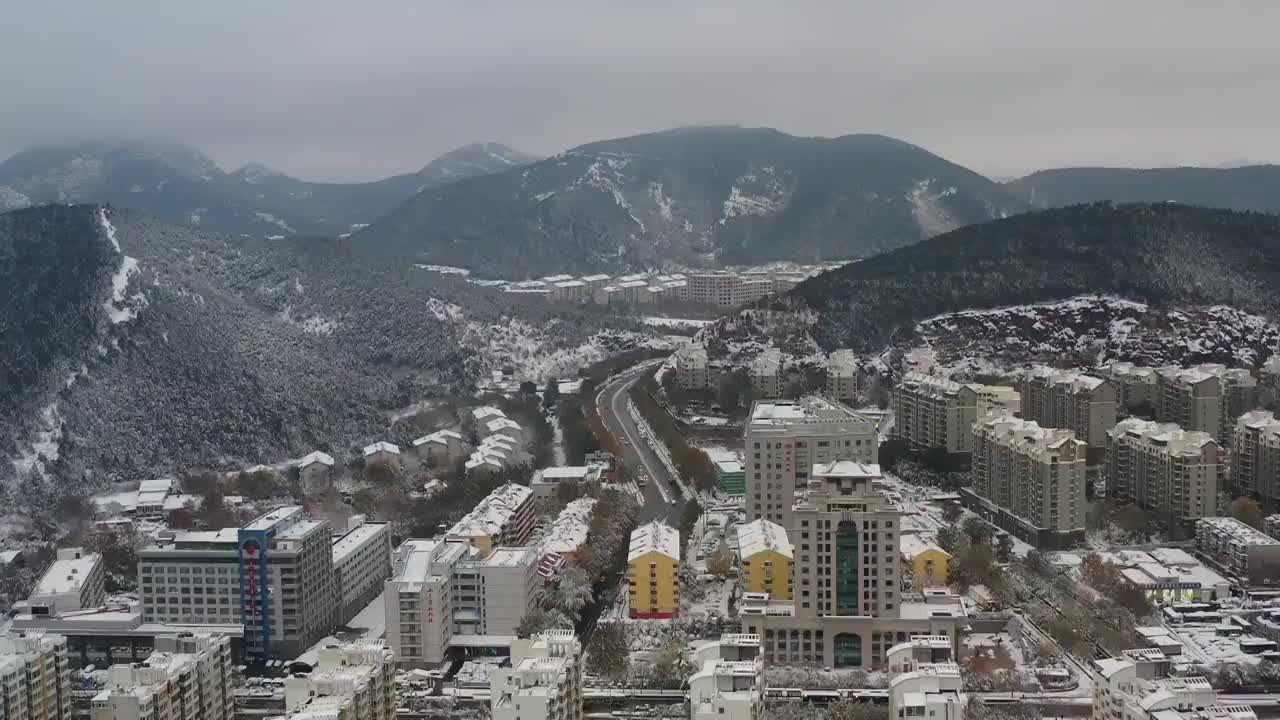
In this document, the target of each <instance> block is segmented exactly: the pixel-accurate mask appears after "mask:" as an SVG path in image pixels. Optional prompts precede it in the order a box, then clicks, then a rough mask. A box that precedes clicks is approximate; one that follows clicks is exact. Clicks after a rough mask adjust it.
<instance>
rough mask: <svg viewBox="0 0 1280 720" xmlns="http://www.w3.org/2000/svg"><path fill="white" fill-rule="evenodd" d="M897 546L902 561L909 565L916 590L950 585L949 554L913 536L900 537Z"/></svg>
mask: <svg viewBox="0 0 1280 720" xmlns="http://www.w3.org/2000/svg"><path fill="white" fill-rule="evenodd" d="M899 546H900V547H901V548H902V561H903V562H905V563H909V564H910V565H911V571H912V575H914V577H915V589H916V590H924V589H925V588H927V587H939V586H942V585H950V584H951V553H949V552H947V551H946V550H943V549H942V548H940V547H938V546H937V544H935V543H931V542H927V541H925V540H924V539H922V538H921V537H920V536H919V535H914V534H903V535H900V536H899Z"/></svg>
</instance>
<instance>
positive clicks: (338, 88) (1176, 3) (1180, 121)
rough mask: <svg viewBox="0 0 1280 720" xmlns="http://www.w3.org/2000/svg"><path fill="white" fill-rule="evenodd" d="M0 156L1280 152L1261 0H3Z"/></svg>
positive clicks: (276, 158) (972, 163) (1054, 159)
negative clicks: (153, 142)
mask: <svg viewBox="0 0 1280 720" xmlns="http://www.w3.org/2000/svg"><path fill="white" fill-rule="evenodd" d="M4 6H5V7H4V10H3V17H4V20H3V22H0V68H3V69H4V70H3V72H2V73H0V156H3V157H7V156H8V155H10V154H12V153H14V152H16V151H18V150H20V149H22V148H23V147H26V146H28V145H30V144H33V143H37V142H49V141H58V140H64V139H70V138H90V137H96V136H103V135H121V134H127V135H130V136H137V137H153V136H154V137H158V138H165V139H170V140H178V141H181V142H185V143H189V144H191V145H193V146H195V147H197V148H199V149H201V150H203V151H205V152H206V153H208V154H209V155H210V156H212V157H213V158H214V159H215V160H216V161H218V162H219V163H220V164H221V165H223V166H224V167H225V168H227V169H233V168H235V167H237V166H239V165H240V164H243V163H245V162H249V161H257V162H263V163H265V164H267V165H270V166H272V167H274V168H276V169H279V170H282V171H285V172H288V173H291V174H294V175H297V176H300V177H303V178H307V179H315V180H357V179H373V178H378V177H383V176H386V175H388V174H392V173H395V172H405V171H410V170H415V169H417V168H419V167H421V166H422V165H424V164H425V163H426V162H427V161H428V160H430V159H431V158H432V157H435V156H436V155H439V154H440V153H443V152H446V151H448V150H450V149H452V148H454V147H457V146H460V145H464V144H467V143H469V142H474V141H480V140H495V141H499V142H504V143H507V144H509V145H512V146H514V147H516V148H519V149H521V150H524V151H526V152H531V153H536V154H540V155H547V154H552V153H555V152H558V151H560V150H563V149H566V148H569V147H572V146H575V145H579V144H582V143H585V142H589V141H592V140H600V139H605V138H610V137H618V136H624V135H629V134H635V133H640V132H649V131H654V130H661V129H665V128H669V127H675V126H679V125H691V124H736V125H745V126H769V127H776V128H778V129H780V130H783V131H785V132H789V133H793V134H798V135H824V136H835V135H843V134H848V133H858V132H876V133H883V134H886V135H892V136H894V137H898V138H901V139H904V140H907V141H910V142H913V143H916V144H918V145H921V146H923V147H925V148H927V149H929V150H931V151H933V152H935V153H937V154H939V155H942V156H943V157H945V158H947V159H949V160H952V161H954V162H957V163H960V164H962V165H965V166H968V167H971V168H973V169H975V170H978V171H979V172H984V173H987V174H990V175H997V176H1007V175H1017V174H1021V173H1024V172H1027V171H1031V170H1034V169H1039V168H1045V167H1059V166H1068V165H1095V164H1104V165H1118V166H1166V165H1179V164H1188V165H1193V164H1199V165H1217V164H1220V163H1224V162H1231V161H1235V160H1239V159H1246V160H1249V161H1254V162H1268V161H1269V162H1280V133H1277V132H1275V119H1276V118H1278V117H1280V92H1276V91H1275V90H1274V88H1275V86H1276V85H1277V80H1276V76H1277V75H1278V74H1280V43H1277V42H1276V41H1275V28H1277V27H1280V3H1277V2H1271V1H1268V0H1253V1H1244V0H1222V1H1221V2H1212V3H1210V2H1204V0H1124V2H1116V1H1115V0H1072V1H1071V2H1028V1H1027V0H965V1H964V2H946V1H945V0H934V1H929V2H923V1H919V2H918V1H916V0H881V1H879V2H863V1H861V0H785V1H784V0H779V1H776V2H764V1H755V0H723V1H721V0H707V1H705V2H704V1H700V0H683V1H681V0H643V1H640V0H625V1H624V0H582V1H581V2H562V1H560V0H540V1H538V2H518V1H517V2H491V1H489V0H452V1H448V0H372V1H370V2H360V3H357V2H350V1H349V0H348V1H342V2H339V1H337V0H307V1H306V2H300V1H296V0H271V1H270V2H261V0H258V1H256V2H244V1H243V0H219V1H218V2H200V3H197V2H170V3H161V2H153V1H150V0H147V1H145V2H144V1H140V0H111V1H110V2H83V3H74V4H71V5H68V4H66V3H56V2H47V1H40V0H34V1H33V0H6V1H5V3H4Z"/></svg>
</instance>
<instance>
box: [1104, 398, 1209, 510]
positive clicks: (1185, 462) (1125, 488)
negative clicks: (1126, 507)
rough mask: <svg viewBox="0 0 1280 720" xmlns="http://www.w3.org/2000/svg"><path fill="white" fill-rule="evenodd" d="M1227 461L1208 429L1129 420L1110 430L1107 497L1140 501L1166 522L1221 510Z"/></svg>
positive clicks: (1138, 502) (1141, 505)
mask: <svg viewBox="0 0 1280 720" xmlns="http://www.w3.org/2000/svg"><path fill="white" fill-rule="evenodd" d="M1224 465H1225V463H1224V462H1223V457H1222V453H1221V451H1220V449H1219V448H1218V443H1217V442H1216V441H1215V440H1214V439H1213V436H1212V435H1210V434H1209V433H1206V432H1199V431H1189V430H1183V429H1182V428H1180V427H1178V426H1177V425H1174V424H1172V423H1164V424H1161V423H1156V422H1152V421H1150V420H1142V419H1139V418H1129V419H1127V420H1122V421H1120V422H1119V423H1117V424H1116V426H1115V427H1113V428H1112V429H1111V430H1110V431H1108V433H1107V466H1106V482H1107V497H1108V498H1109V499H1113V500H1118V501H1121V502H1132V503H1135V504H1137V505H1138V507H1140V508H1142V509H1143V510H1146V511H1148V512H1150V513H1152V514H1154V515H1155V516H1157V517H1158V518H1161V519H1162V520H1163V522H1165V523H1166V524H1171V523H1181V524H1185V523H1189V522H1194V521H1195V520H1196V519H1197V518H1202V517H1208V516H1211V515H1216V514H1217V509H1218V507H1217V506H1218V475H1219V472H1220V471H1221V469H1222V467H1223V466H1224Z"/></svg>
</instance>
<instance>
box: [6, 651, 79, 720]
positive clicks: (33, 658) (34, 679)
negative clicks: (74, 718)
mask: <svg viewBox="0 0 1280 720" xmlns="http://www.w3.org/2000/svg"><path fill="white" fill-rule="evenodd" d="M0 685H2V686H3V692H0V718H5V720H9V719H10V718H12V719H13V720H71V666H70V664H69V663H68V661H67V640H66V638H64V637H61V636H59V635H45V634H44V633H31V634H13V633H8V632H4V633H0Z"/></svg>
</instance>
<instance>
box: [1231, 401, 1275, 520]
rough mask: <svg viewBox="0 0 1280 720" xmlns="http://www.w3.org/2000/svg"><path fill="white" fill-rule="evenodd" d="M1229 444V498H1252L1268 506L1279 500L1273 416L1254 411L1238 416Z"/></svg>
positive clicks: (1261, 411) (1268, 413) (1265, 412)
mask: <svg viewBox="0 0 1280 720" xmlns="http://www.w3.org/2000/svg"><path fill="white" fill-rule="evenodd" d="M1231 443H1232V454H1231V475H1230V483H1229V484H1230V487H1231V492H1232V494H1234V495H1237V496H1239V495H1254V496H1257V497H1259V498H1261V499H1262V500H1263V501H1264V502H1267V503H1270V504H1274V503H1275V502H1276V501H1277V500H1280V420H1277V419H1276V416H1275V414H1273V413H1271V412H1268V411H1266V410H1253V411H1250V412H1247V413H1245V414H1243V415H1241V416H1240V417H1239V418H1238V419H1237V420H1236V429H1235V432H1234V433H1233V434H1232V438H1231Z"/></svg>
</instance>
